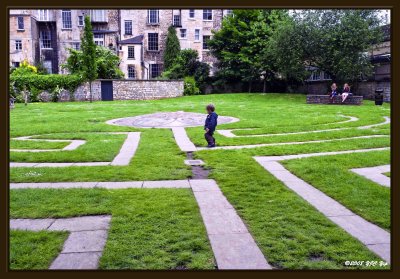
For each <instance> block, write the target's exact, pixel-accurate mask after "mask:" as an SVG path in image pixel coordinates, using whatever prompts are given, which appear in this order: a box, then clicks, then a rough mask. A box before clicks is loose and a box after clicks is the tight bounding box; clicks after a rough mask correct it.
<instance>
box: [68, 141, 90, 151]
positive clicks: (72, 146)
mask: <svg viewBox="0 0 400 279" xmlns="http://www.w3.org/2000/svg"><path fill="white" fill-rule="evenodd" d="M85 143H86V141H85V140H71V143H70V144H69V145H67V146H66V147H64V148H63V149H62V150H64V151H71V150H75V149H77V148H78V147H79V146H81V145H83V144H85Z"/></svg>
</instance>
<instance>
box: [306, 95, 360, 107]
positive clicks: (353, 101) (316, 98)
mask: <svg viewBox="0 0 400 279" xmlns="http://www.w3.org/2000/svg"><path fill="white" fill-rule="evenodd" d="M362 101H363V97H362V96H348V97H347V99H346V101H345V102H344V103H342V97H340V96H335V97H334V98H333V99H331V98H330V96H329V95H307V104H335V105H361V104H362Z"/></svg>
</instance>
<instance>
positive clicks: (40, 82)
mask: <svg viewBox="0 0 400 279" xmlns="http://www.w3.org/2000/svg"><path fill="white" fill-rule="evenodd" d="M10 83H12V84H13V86H14V87H15V88H16V89H18V90H20V91H21V90H24V88H25V89H26V90H29V91H31V90H42V91H49V92H52V91H54V90H55V89H56V88H63V89H66V90H68V91H70V92H73V91H75V89H76V88H77V87H78V86H79V85H81V84H82V83H83V79H82V78H81V77H80V76H78V75H57V74H50V75H35V74H32V75H12V74H11V75H10Z"/></svg>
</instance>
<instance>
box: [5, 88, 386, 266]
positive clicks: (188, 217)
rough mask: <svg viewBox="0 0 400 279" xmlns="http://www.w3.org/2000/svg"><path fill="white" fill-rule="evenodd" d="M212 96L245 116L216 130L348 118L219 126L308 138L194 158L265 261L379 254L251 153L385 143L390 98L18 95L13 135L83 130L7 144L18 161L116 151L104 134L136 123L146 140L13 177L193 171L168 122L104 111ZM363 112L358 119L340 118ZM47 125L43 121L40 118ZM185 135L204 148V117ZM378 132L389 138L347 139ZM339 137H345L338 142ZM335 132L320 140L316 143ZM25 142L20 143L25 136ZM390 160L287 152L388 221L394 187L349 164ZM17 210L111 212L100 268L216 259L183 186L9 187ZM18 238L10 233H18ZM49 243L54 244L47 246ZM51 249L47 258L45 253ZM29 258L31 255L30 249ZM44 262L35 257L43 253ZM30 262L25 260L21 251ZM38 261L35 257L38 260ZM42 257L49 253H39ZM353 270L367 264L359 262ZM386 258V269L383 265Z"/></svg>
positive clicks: (136, 176) (26, 213) (198, 103)
mask: <svg viewBox="0 0 400 279" xmlns="http://www.w3.org/2000/svg"><path fill="white" fill-rule="evenodd" d="M208 103H214V104H215V106H216V109H217V113H218V114H219V115H221V116H233V117H238V118H239V119H240V121H239V122H236V123H231V124H225V125H219V126H218V128H217V129H240V128H255V129H254V130H237V131H234V134H236V135H241V136H245V135H254V134H271V133H275V134H276V133H288V132H300V131H313V130H325V129H334V128H348V129H345V130H334V131H326V132H321V133H307V134H298V135H274V136H268V137H240V138H226V137H224V136H222V135H219V134H218V133H216V134H215V137H216V139H217V144H218V145H248V144H258V143H269V144H274V143H283V142H304V143H302V144H298V145H281V146H279V145H273V146H267V147H258V148H252V149H241V150H204V151H199V152H195V153H194V157H196V158H201V159H203V160H204V161H205V163H206V167H207V168H209V169H210V170H211V173H210V178H213V179H215V180H216V181H217V183H218V185H219V186H220V187H221V190H222V191H223V193H224V195H225V196H226V197H227V199H228V200H229V202H230V203H231V204H232V205H233V206H234V207H235V209H236V210H237V212H238V213H239V215H240V216H241V217H242V219H243V221H244V222H245V223H246V225H247V226H248V228H249V231H250V232H251V233H252V235H253V237H254V238H255V240H256V242H257V244H258V246H259V247H260V249H261V250H262V252H263V253H264V255H265V256H266V257H267V259H268V262H269V263H270V264H272V265H273V266H274V267H275V268H278V269H346V268H349V267H346V266H344V262H345V261H346V260H379V259H378V258H377V257H376V256H375V255H374V254H372V253H371V252H370V251H369V250H367V249H366V248H365V247H364V246H363V245H362V244H361V243H360V242H359V241H358V240H356V239H354V238H352V237H351V236H350V235H348V234H347V233H346V232H344V231H343V230H342V229H340V228H338V227H337V226H336V225H335V224H334V223H332V222H331V221H329V220H328V219H327V218H326V217H324V216H323V215H322V214H321V213H319V212H318V211H317V210H316V209H314V208H313V207H312V206H311V205H309V204H308V203H307V202H305V201H304V200H302V199H301V198H300V197H298V196H297V195H296V194H295V193H293V192H292V191H290V190H289V189H288V188H287V187H285V186H284V185H283V184H282V183H281V182H280V181H279V180H277V179H275V178H274V176H272V175H271V174H270V173H268V172H267V171H265V170H264V169H263V168H262V167H261V166H260V165H259V164H258V163H257V162H256V161H255V160H254V159H253V158H252V157H253V156H267V155H286V154H301V153H314V152H327V151H339V150H356V149H364V148H378V147H389V146H390V125H388V124H386V125H382V126H377V127H374V128H373V129H357V127H359V126H363V125H371V124H377V123H381V122H383V121H384V118H383V117H384V116H390V106H389V105H388V104H384V105H383V106H375V105H374V104H373V102H370V101H364V104H363V105H362V106H334V105H332V106H330V105H307V104H305V96H304V95H298V94H223V95H222V94H221V95H219V94H215V95H205V96H191V97H181V98H174V99H164V100H158V101H114V102H93V103H78V102H76V103H34V104H29V105H28V106H27V107H25V106H23V105H21V104H17V105H16V108H15V109H14V110H12V111H11V120H10V134H11V137H18V136H28V135H35V136H37V137H38V138H42V139H84V140H86V141H87V142H86V143H85V144H84V145H82V146H80V147H79V148H78V149H77V150H74V151H55V152H43V153H32V154H28V153H25V152H20V153H18V152H11V153H10V158H11V161H13V162H44V161H48V162H89V161H112V159H113V158H114V156H115V155H116V154H117V153H118V151H119V148H120V147H121V146H122V143H123V141H124V139H125V137H126V135H111V134H105V133H104V132H117V131H120V132H122V131H123V132H127V131H140V132H141V140H140V143H139V146H138V149H137V152H136V154H135V157H134V158H133V160H132V161H131V162H130V164H129V165H128V166H122V167H115V166H102V167H68V168H57V169H54V168H34V169H32V168H11V169H10V180H11V182H58V181H127V180H171V179H186V178H188V177H190V175H191V171H190V168H189V167H188V166H186V165H185V164H184V162H183V161H184V160H185V159H186V154H185V153H184V152H182V151H180V149H179V148H178V147H177V145H176V142H175V140H174V138H173V134H172V132H171V130H169V129H135V128H130V127H119V126H113V125H108V124H106V123H105V121H107V120H110V119H115V118H121V117H129V116H135V115H141V114H148V113H155V112H158V111H171V112H173V111H188V112H202V113H204V107H205V105H206V104H208ZM343 115H344V116H353V117H357V118H358V119H359V120H358V121H354V122H346V123H338V122H342V121H346V120H348V118H346V117H344V116H343ZM44 123H45V124H44ZM186 130H187V132H188V135H189V137H190V139H191V140H192V141H193V142H194V143H195V144H196V145H198V146H204V145H205V141H204V136H203V133H204V132H203V130H202V128H201V127H194V128H188V129H186ZM372 135H380V136H382V137H376V138H366V139H352V138H353V137H360V136H372ZM341 139H344V140H341ZM317 140H332V141H330V142H323V143H315V142H309V141H317ZM16 142H17V141H11V144H12V146H13V148H17V147H15V146H16V145H20V146H22V147H18V148H33V149H34V148H40V149H51V148H55V146H56V145H53V143H50V142H47V143H46V142H35V144H32V145H30V144H31V143H16ZM24 144H25V145H24ZM389 162H390V154H389V151H384V152H369V153H367V154H362V153H359V154H345V155H337V156H325V157H323V156H322V157H313V158H306V159H299V160H290V161H285V162H283V163H284V164H285V166H286V167H287V168H288V169H289V170H290V171H292V172H293V173H295V174H296V175H297V176H299V177H301V178H302V179H304V180H306V181H308V182H309V183H310V184H311V185H313V186H315V187H316V188H318V189H320V190H321V191H323V192H325V193H326V194H327V195H329V196H331V197H333V198H334V199H336V200H338V201H339V202H340V203H342V204H343V205H345V206H347V207H348V208H349V209H351V210H353V211H354V212H356V213H357V214H359V215H361V216H363V217H364V218H366V219H367V220H369V221H371V222H374V223H376V224H378V225H379V226H381V227H382V228H385V229H388V230H389V229H390V190H389V189H387V188H384V187H381V186H379V185H377V184H375V183H373V182H371V181H368V180H366V179H363V178H362V177H359V176H357V175H355V174H353V173H351V172H350V171H349V170H348V169H349V168H355V167H369V166H376V165H382V164H388V163H389ZM10 199H11V200H10V202H11V211H10V214H11V216H12V217H13V218H16V217H18V218H46V217H70V216H82V215H93V214H111V215H112V221H111V222H112V223H111V228H110V232H109V233H110V234H109V237H108V241H107V243H106V248H105V251H104V254H103V256H102V258H101V261H100V267H101V268H104V269H186V268H189V269H192V268H197V269H210V268H214V260H213V254H212V251H211V248H210V244H209V243H208V240H207V237H206V234H205V229H204V225H203V224H202V221H201V217H200V215H199V211H198V207H197V205H196V202H195V200H194V197H193V195H192V194H191V192H190V190H187V189H180V190H179V189H166V190H160V189H152V190H144V189H130V190H113V191H110V190H104V189H103V190H101V189H92V190H90V189H80V190H79V189H75V190H38V189H32V190H12V191H11V194H10ZM13 238H14V236H12V239H13ZM52 246H53V249H55V248H57V247H58V246H57V243H53V244H52ZM50 258H51V257H50ZM32 261H36V259H35V258H32ZM38 261H39V260H38ZM22 262H23V261H22ZM32 265H35V263H32ZM42 265H43V263H42ZM352 268H365V269H370V268H371V267H366V266H359V267H352ZM378 268H379V267H378Z"/></svg>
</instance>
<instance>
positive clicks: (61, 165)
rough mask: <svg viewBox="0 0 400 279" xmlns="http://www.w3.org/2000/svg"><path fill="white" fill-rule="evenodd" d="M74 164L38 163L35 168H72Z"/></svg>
mask: <svg viewBox="0 0 400 279" xmlns="http://www.w3.org/2000/svg"><path fill="white" fill-rule="evenodd" d="M73 164H74V163H39V164H37V165H35V168H65V167H72V165H73Z"/></svg>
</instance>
